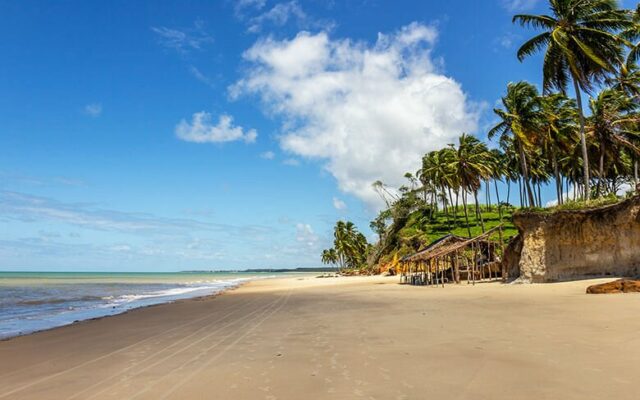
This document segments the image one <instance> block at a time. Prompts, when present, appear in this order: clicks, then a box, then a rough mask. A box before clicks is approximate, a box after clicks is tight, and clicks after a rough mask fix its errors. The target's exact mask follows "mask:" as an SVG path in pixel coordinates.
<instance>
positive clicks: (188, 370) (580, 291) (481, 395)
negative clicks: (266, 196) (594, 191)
mask: <svg viewBox="0 0 640 400" xmlns="http://www.w3.org/2000/svg"><path fill="white" fill-rule="evenodd" d="M597 282H601V280H600V281H597ZM593 283H594V281H580V282H571V283H558V284H546V285H502V284H499V283H484V284H478V285H476V286H474V287H471V286H468V285H466V284H462V285H459V286H453V285H449V286H447V287H445V288H435V287H410V286H404V285H399V284H398V283H397V278H393V277H391V278H382V277H372V278H327V279H316V278H312V277H305V278H288V279H274V280H264V281H256V282H252V283H249V284H247V285H245V286H243V287H241V288H239V289H236V290H233V291H230V292H227V293H225V294H223V295H221V296H217V297H214V298H203V299H195V300H187V301H180V302H177V303H173V304H166V305H160V306H153V307H148V308H144V309H138V310H134V311H131V312H129V313H127V314H122V315H118V316H114V317H108V318H103V319H99V320H93V321H86V322H82V323H78V324H75V325H71V326H67V327H62V328H57V329H53V330H50V331H46V332H40V333H36V334H32V335H28V336H23V337H18V338H14V339H11V340H7V341H3V342H0V400H3V399H154V400H159V399H303V398H304V399H357V398H365V399H426V398H432V399H492V400H493V399H608V398H617V399H637V398H638V391H637V379H638V376H640V318H639V317H638V316H639V315H640V295H637V294H625V295H586V294H584V291H585V288H586V287H587V286H588V285H590V284H593Z"/></svg>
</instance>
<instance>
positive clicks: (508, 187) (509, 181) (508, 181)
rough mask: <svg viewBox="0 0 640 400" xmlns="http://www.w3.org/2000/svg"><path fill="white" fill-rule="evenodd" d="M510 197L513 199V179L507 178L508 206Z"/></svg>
mask: <svg viewBox="0 0 640 400" xmlns="http://www.w3.org/2000/svg"><path fill="white" fill-rule="evenodd" d="M510 197H511V179H509V178H507V204H509V198H510Z"/></svg>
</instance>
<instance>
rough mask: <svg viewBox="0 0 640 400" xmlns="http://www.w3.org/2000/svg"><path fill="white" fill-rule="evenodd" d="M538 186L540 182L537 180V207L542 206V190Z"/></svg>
mask: <svg viewBox="0 0 640 400" xmlns="http://www.w3.org/2000/svg"><path fill="white" fill-rule="evenodd" d="M540 186H541V185H540V182H538V207H542V192H541V190H540Z"/></svg>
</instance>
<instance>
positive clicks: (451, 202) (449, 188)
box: [447, 186, 458, 222]
mask: <svg viewBox="0 0 640 400" xmlns="http://www.w3.org/2000/svg"><path fill="white" fill-rule="evenodd" d="M447 191H448V192H449V206H450V207H453V196H452V195H451V186H447ZM457 206H458V205H457V204H456V208H457ZM456 208H454V209H453V220H454V221H456V222H457V211H458V210H456Z"/></svg>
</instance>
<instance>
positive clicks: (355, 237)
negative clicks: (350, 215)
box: [322, 221, 371, 271]
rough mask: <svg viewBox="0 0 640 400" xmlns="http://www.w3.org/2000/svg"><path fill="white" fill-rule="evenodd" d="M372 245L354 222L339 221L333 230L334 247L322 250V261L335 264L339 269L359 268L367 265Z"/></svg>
mask: <svg viewBox="0 0 640 400" xmlns="http://www.w3.org/2000/svg"><path fill="white" fill-rule="evenodd" d="M370 247H371V245H370V244H369V243H367V238H366V237H365V236H364V235H363V234H362V233H360V232H358V230H357V229H356V227H355V225H354V224H353V222H345V221H338V222H337V223H336V226H335V228H334V232H333V247H332V248H330V249H325V250H323V251H322V263H323V264H329V265H334V266H336V267H337V268H338V271H343V270H345V269H349V270H354V269H356V270H358V269H361V268H364V267H365V266H366V260H367V254H368V253H369V249H370Z"/></svg>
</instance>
